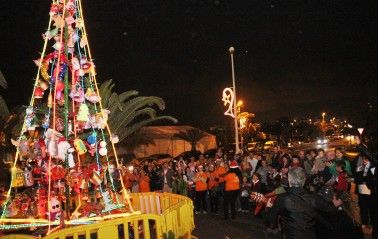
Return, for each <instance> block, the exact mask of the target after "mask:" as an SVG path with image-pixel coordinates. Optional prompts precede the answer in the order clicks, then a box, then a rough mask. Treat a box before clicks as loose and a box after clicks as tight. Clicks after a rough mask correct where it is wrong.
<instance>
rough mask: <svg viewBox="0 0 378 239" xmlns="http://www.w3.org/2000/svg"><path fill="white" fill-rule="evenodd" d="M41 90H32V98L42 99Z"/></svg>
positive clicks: (38, 88) (39, 88)
mask: <svg viewBox="0 0 378 239" xmlns="http://www.w3.org/2000/svg"><path fill="white" fill-rule="evenodd" d="M43 93H44V92H43V90H42V88H41V87H37V88H35V90H34V98H36V99H42V98H43Z"/></svg>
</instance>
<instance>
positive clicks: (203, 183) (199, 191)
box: [193, 165, 207, 214]
mask: <svg viewBox="0 0 378 239" xmlns="http://www.w3.org/2000/svg"><path fill="white" fill-rule="evenodd" d="M193 181H194V183H195V184H196V199H195V200H196V210H195V213H196V214H198V213H200V210H201V206H202V212H203V213H205V214H206V209H207V203H206V193H207V174H206V173H205V172H204V171H203V166H202V165H199V166H198V167H197V173H196V175H195V176H194V179H193Z"/></svg>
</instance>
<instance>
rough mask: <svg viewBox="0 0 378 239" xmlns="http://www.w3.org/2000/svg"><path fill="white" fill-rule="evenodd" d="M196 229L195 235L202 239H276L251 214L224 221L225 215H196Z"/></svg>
mask: <svg viewBox="0 0 378 239" xmlns="http://www.w3.org/2000/svg"><path fill="white" fill-rule="evenodd" d="M194 220H195V225H196V229H195V230H194V232H193V235H194V236H196V237H198V238H200V239H225V238H227V237H228V238H229V239H265V238H269V239H275V238H277V239H278V238H279V237H278V236H274V235H272V234H269V233H267V232H266V231H265V227H264V226H263V224H262V220H261V219H258V218H255V217H254V216H253V215H251V214H241V213H239V214H238V215H237V218H236V219H230V220H227V221H225V220H223V215H221V214H220V215H214V214H211V213H208V214H206V215H203V214H199V215H195V219H194Z"/></svg>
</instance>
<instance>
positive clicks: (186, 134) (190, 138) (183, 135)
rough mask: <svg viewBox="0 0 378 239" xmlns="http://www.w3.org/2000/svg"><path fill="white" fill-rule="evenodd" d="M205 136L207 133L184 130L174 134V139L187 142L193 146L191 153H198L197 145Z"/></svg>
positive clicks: (196, 130) (197, 130)
mask: <svg viewBox="0 0 378 239" xmlns="http://www.w3.org/2000/svg"><path fill="white" fill-rule="evenodd" d="M205 136H206V133H205V132H203V131H202V130H199V129H196V128H193V129H187V130H182V131H180V132H178V133H176V134H174V136H173V137H175V138H178V139H182V140H185V141H187V142H188V143H190V145H191V146H192V149H191V151H196V145H197V143H198V142H199V141H200V140H201V139H202V138H203V137H205Z"/></svg>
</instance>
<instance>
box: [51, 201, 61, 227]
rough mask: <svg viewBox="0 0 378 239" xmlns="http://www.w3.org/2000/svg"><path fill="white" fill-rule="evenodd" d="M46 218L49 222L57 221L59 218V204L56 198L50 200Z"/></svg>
mask: <svg viewBox="0 0 378 239" xmlns="http://www.w3.org/2000/svg"><path fill="white" fill-rule="evenodd" d="M48 216H49V220H50V221H55V220H58V219H59V217H60V216H61V204H60V201H59V199H58V197H52V198H51V200H50V208H49V211H48Z"/></svg>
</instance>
